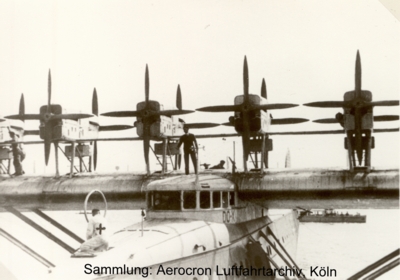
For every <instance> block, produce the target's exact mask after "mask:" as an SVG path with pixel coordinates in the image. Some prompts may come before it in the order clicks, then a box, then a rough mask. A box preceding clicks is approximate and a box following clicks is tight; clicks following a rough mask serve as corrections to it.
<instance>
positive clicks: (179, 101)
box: [176, 85, 182, 110]
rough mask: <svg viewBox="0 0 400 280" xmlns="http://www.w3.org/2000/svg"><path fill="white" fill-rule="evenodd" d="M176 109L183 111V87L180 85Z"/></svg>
mask: <svg viewBox="0 0 400 280" xmlns="http://www.w3.org/2000/svg"><path fill="white" fill-rule="evenodd" d="M176 108H178V109H179V110H182V94H181V87H180V86H179V85H178V91H177V92H176Z"/></svg>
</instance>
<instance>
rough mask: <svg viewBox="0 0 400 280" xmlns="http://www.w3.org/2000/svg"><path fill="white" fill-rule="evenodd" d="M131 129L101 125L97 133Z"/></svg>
mask: <svg viewBox="0 0 400 280" xmlns="http://www.w3.org/2000/svg"><path fill="white" fill-rule="evenodd" d="M130 128H133V126H131V125H102V126H100V127H99V131H116V130H125V129H130Z"/></svg>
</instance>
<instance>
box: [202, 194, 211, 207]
mask: <svg viewBox="0 0 400 280" xmlns="http://www.w3.org/2000/svg"><path fill="white" fill-rule="evenodd" d="M200 208H201V209H209V208H210V192H209V191H207V192H200Z"/></svg>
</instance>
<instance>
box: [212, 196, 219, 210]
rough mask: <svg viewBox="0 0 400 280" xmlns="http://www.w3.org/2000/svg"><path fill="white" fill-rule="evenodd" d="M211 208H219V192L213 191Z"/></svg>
mask: <svg viewBox="0 0 400 280" xmlns="http://www.w3.org/2000/svg"><path fill="white" fill-rule="evenodd" d="M212 196H213V208H221V192H213V194H212Z"/></svg>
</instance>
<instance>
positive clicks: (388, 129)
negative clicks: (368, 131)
mask: <svg viewBox="0 0 400 280" xmlns="http://www.w3.org/2000/svg"><path fill="white" fill-rule="evenodd" d="M398 131H399V128H398V127H397V128H378V129H374V132H375V133H382V132H398Z"/></svg>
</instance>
